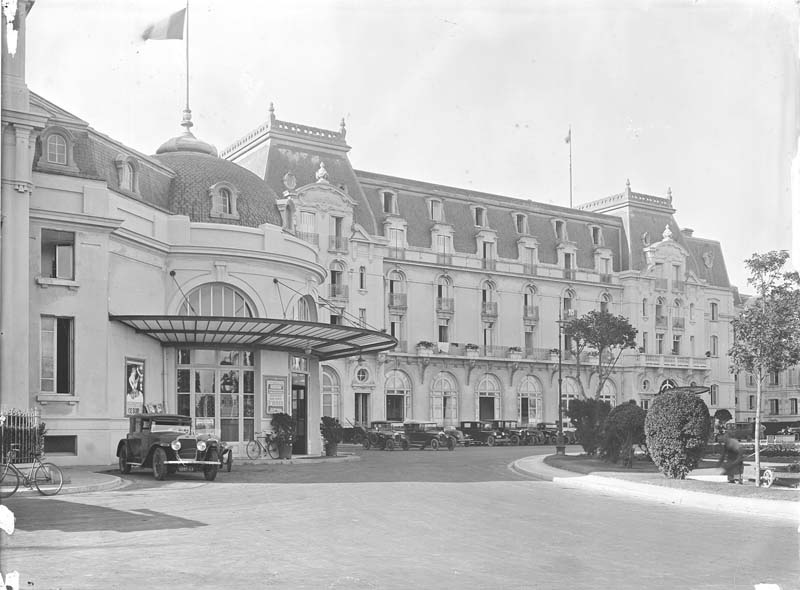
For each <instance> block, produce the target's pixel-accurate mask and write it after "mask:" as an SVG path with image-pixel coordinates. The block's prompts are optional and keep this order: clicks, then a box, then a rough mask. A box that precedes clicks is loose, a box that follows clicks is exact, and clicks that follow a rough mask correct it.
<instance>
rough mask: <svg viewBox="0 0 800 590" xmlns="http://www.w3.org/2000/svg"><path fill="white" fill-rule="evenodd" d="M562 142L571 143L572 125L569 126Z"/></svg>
mask: <svg viewBox="0 0 800 590" xmlns="http://www.w3.org/2000/svg"><path fill="white" fill-rule="evenodd" d="M564 143H572V127H570V128H569V131H568V132H567V136H566V137H565V138H564Z"/></svg>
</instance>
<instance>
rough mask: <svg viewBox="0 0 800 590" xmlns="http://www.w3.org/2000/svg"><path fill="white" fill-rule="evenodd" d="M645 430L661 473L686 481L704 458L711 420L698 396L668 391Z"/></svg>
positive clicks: (649, 416)
mask: <svg viewBox="0 0 800 590" xmlns="http://www.w3.org/2000/svg"><path fill="white" fill-rule="evenodd" d="M644 429H645V436H646V438H647V449H648V451H649V452H650V456H651V457H652V458H653V462H654V463H655V465H656V467H658V469H659V471H661V473H663V474H664V475H665V476H667V477H670V478H673V479H685V478H686V475H687V474H688V473H689V472H690V471H691V470H692V469H694V468H695V467H697V465H698V463H699V462H700V459H701V457H702V455H703V450H704V449H705V446H706V442H707V440H708V436H709V433H710V430H711V416H710V415H709V413H708V407H707V406H706V404H705V402H704V401H703V400H702V399H700V398H699V397H697V396H696V395H694V394H691V393H684V392H670V391H667V392H664V393H661V394H659V395H657V396H656V397H655V399H653V403H652V404H651V405H650V409H649V410H648V412H647V418H646V419H645V423H644Z"/></svg>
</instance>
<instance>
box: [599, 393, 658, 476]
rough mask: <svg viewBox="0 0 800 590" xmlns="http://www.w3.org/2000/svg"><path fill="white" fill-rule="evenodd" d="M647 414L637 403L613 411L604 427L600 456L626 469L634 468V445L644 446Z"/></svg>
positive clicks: (620, 406) (623, 405)
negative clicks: (619, 463) (620, 463)
mask: <svg viewBox="0 0 800 590" xmlns="http://www.w3.org/2000/svg"><path fill="white" fill-rule="evenodd" d="M646 415H647V412H645V411H644V410H643V409H642V408H640V407H639V406H637V405H636V402H631V403H627V404H622V405H619V406H617V407H616V408H614V409H613V410H611V412H610V413H609V414H608V417H607V418H606V421H605V424H604V426H603V440H602V444H601V448H600V455H601V456H602V457H603V458H605V459H606V460H607V461H611V462H612V463H617V462H618V461H619V460H620V459H622V464H623V465H624V466H625V467H633V445H641V444H644V440H645V439H644V420H645V416H646Z"/></svg>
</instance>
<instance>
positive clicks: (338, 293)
mask: <svg viewBox="0 0 800 590" xmlns="http://www.w3.org/2000/svg"><path fill="white" fill-rule="evenodd" d="M328 296H329V297H332V298H334V299H347V298H348V296H349V292H348V289H347V285H329V289H328Z"/></svg>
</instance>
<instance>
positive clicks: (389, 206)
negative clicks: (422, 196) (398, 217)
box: [383, 191, 397, 215]
mask: <svg viewBox="0 0 800 590" xmlns="http://www.w3.org/2000/svg"><path fill="white" fill-rule="evenodd" d="M383 212H384V213H390V214H392V215H394V214H396V213H397V197H396V195H395V194H394V193H393V192H391V191H383Z"/></svg>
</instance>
